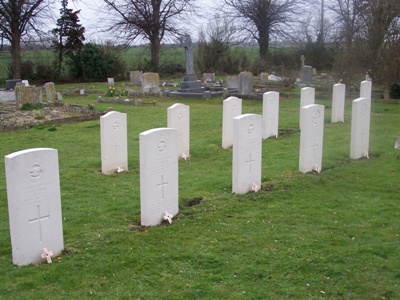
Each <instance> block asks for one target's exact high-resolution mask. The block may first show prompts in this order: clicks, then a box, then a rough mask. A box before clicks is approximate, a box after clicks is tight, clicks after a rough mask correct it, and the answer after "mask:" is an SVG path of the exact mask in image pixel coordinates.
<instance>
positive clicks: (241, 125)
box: [232, 114, 262, 194]
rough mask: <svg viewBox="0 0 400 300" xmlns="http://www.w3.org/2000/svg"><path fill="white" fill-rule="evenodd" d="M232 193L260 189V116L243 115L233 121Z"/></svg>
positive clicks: (244, 192)
mask: <svg viewBox="0 0 400 300" xmlns="http://www.w3.org/2000/svg"><path fill="white" fill-rule="evenodd" d="M233 127H234V132H235V135H234V137H233V149H232V193H236V194H246V193H247V192H249V191H251V190H254V191H258V190H260V188H261V159H262V116H261V115H255V114H244V115H240V116H238V117H236V118H234V119H233Z"/></svg>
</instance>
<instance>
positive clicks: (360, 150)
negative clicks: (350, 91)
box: [350, 98, 371, 159]
mask: <svg viewBox="0 0 400 300" xmlns="http://www.w3.org/2000/svg"><path fill="white" fill-rule="evenodd" d="M370 103H371V102H370V101H369V100H368V99H366V98H358V99H355V100H353V103H352V110H351V141H350V158H351V159H358V158H361V157H368V155H369V154H368V153H369V152H368V151H369V128H370V115H371V107H370Z"/></svg>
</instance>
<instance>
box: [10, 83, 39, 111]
mask: <svg viewBox="0 0 400 300" xmlns="http://www.w3.org/2000/svg"><path fill="white" fill-rule="evenodd" d="M14 90H15V102H16V106H17V108H21V106H23V105H24V104H26V103H30V104H39V103H42V89H41V88H40V87H36V86H34V85H31V86H25V85H23V84H17V85H16V86H15V89H14Z"/></svg>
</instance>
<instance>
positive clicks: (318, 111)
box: [299, 104, 325, 173]
mask: <svg viewBox="0 0 400 300" xmlns="http://www.w3.org/2000/svg"><path fill="white" fill-rule="evenodd" d="M301 109H302V110H303V113H302V119H301V120H300V121H301V133H300V155H299V156H300V159H299V171H300V172H302V173H307V172H310V171H312V170H315V171H317V172H318V173H319V172H320V171H321V169H322V145H323V141H324V109H325V108H324V106H323V105H318V104H311V105H306V106H303V107H302V108H301Z"/></svg>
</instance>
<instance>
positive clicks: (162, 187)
mask: <svg viewBox="0 0 400 300" xmlns="http://www.w3.org/2000/svg"><path fill="white" fill-rule="evenodd" d="M139 148H140V219H141V225H142V226H155V225H159V224H161V223H162V221H163V220H164V216H165V215H166V214H170V215H172V216H175V215H176V214H178V211H179V208H178V156H177V155H176V154H177V153H178V131H177V130H176V129H174V128H155V129H150V130H147V131H144V132H142V133H140V135H139Z"/></svg>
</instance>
